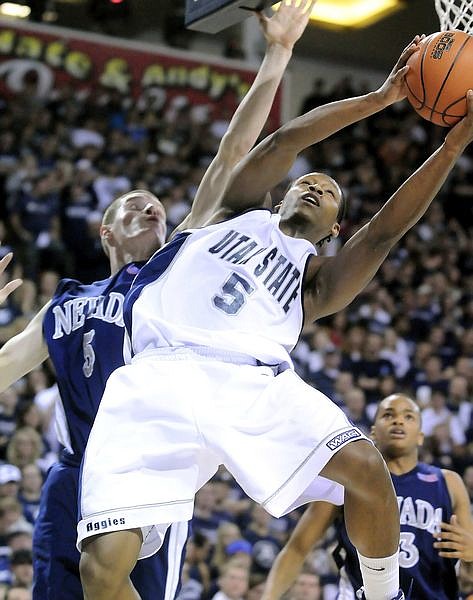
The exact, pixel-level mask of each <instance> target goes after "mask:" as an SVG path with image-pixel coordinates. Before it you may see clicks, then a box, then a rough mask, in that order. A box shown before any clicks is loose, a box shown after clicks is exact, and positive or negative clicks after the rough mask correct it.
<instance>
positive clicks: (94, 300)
mask: <svg viewBox="0 0 473 600" xmlns="http://www.w3.org/2000/svg"><path fill="white" fill-rule="evenodd" d="M141 266H142V263H131V264H128V265H126V266H125V267H123V268H122V269H121V270H120V271H118V272H117V273H115V275H113V276H112V277H110V278H108V279H104V280H103V281H97V282H94V283H91V284H87V285H84V284H82V283H80V282H79V281H76V280H74V279H63V280H62V281H61V282H60V283H59V285H58V288H57V290H56V293H55V295H54V297H53V299H52V301H51V305H50V307H49V309H48V310H47V312H46V315H45V318H44V322H43V334H44V339H45V341H46V343H47V346H48V350H49V355H50V357H51V360H52V362H53V364H54V367H55V369H56V376H57V382H58V386H59V391H60V394H61V399H62V408H63V411H62V412H63V414H62V419H61V415H60V414H59V415H58V416H57V417H58V421H59V423H58V427H59V430H60V437H61V438H62V439H61V440H60V441H61V443H62V444H63V445H64V446H65V447H66V449H67V450H69V452H71V453H73V454H74V456H75V458H76V459H77V462H78V463H80V460H81V458H82V455H83V453H84V450H85V446H86V443H87V439H88V437H89V433H90V430H91V428H92V425H93V422H94V419H95V415H96V413H97V409H98V406H99V403H100V400H101V398H102V395H103V392H104V390H105V384H106V383H107V379H108V378H109V376H110V374H111V373H112V372H113V371H114V370H115V369H117V368H118V367H120V366H122V365H123V362H124V361H123V336H124V323H123V302H124V297H125V295H126V293H127V292H128V290H129V289H130V286H131V282H132V281H133V279H134V277H135V275H136V274H137V273H138V271H139V269H140V267H141ZM98 357H100V358H99V360H97V358H98ZM60 408H61V407H60ZM61 421H62V422H61Z"/></svg>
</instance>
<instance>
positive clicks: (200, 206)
mask: <svg viewBox="0 0 473 600" xmlns="http://www.w3.org/2000/svg"><path fill="white" fill-rule="evenodd" d="M313 4H314V2H308V3H307V6H306V7H305V8H304V7H303V6H296V3H295V2H289V3H285V4H284V5H281V7H280V9H279V10H278V12H276V13H275V14H274V16H273V17H271V18H266V17H265V16H263V15H259V20H260V23H261V27H262V30H263V33H264V35H265V38H266V41H267V51H266V55H265V58H264V60H263V63H262V65H261V67H260V70H259V72H258V74H257V76H256V78H255V81H254V83H253V85H252V87H251V89H250V91H249V92H248V93H247V95H246V96H245V98H244V100H243V101H242V103H241V104H240V106H239V108H238V109H237V111H236V113H235V115H234V117H233V119H232V121H231V123H230V126H229V129H228V131H227V133H226V134H225V135H224V137H223V139H222V142H221V144H220V147H219V150H218V153H217V155H216V157H215V159H214V160H213V161H212V163H211V165H210V167H209V169H208V170H207V172H206V174H205V176H204V178H203V181H202V183H201V185H200V187H199V190H198V192H197V194H196V198H195V200H194V204H193V207H192V212H191V217H192V218H196V215H197V216H198V217H199V218H203V219H205V218H206V216H205V215H206V214H207V211H208V210H209V206H208V204H209V198H217V197H219V196H220V194H221V192H222V191H223V187H224V185H225V183H226V182H227V180H228V178H229V176H230V173H231V169H232V167H234V165H235V164H236V163H237V162H238V161H239V160H240V159H241V158H242V157H243V156H244V155H245V154H246V153H247V152H248V151H249V150H250V149H251V147H252V146H253V145H254V143H255V141H256V139H257V137H258V135H259V134H260V132H261V129H262V128H263V125H264V123H265V121H266V119H267V117H268V113H269V110H270V107H271V104H272V100H273V98H274V95H275V93H276V90H277V88H278V85H279V83H280V81H281V78H282V75H283V72H284V70H285V67H286V65H287V64H288V62H289V59H290V56H291V52H292V47H293V45H294V43H295V42H296V41H297V39H298V38H299V37H300V35H301V34H302V32H303V31H304V29H305V26H306V25H307V22H308V16H309V13H310V10H311V8H312V6H313ZM165 231H166V228H165V215H164V209H163V207H162V205H161V203H160V202H159V201H158V200H157V198H155V197H154V196H153V195H152V194H150V193H149V192H146V191H142V190H136V191H134V192H130V193H129V194H125V195H124V196H122V197H120V198H119V199H117V200H116V201H115V202H113V203H112V205H111V206H110V207H109V208H108V209H107V211H106V213H105V215H104V219H103V224H102V228H101V236H102V241H103V245H104V250H105V251H106V253H107V254H108V255H109V258H110V264H111V271H112V276H111V277H110V278H109V279H107V280H105V281H102V282H96V283H94V284H91V285H87V286H85V285H82V284H81V283H80V282H77V281H74V280H64V281H62V282H61V283H60V285H59V287H58V290H57V292H56V294H55V297H54V299H53V301H52V302H51V303H49V304H48V305H46V306H45V307H44V308H43V310H42V311H40V313H39V314H38V315H37V316H36V317H35V319H33V321H32V323H31V324H30V325H29V326H28V328H27V329H26V330H25V331H24V332H23V333H22V334H20V335H18V336H16V337H15V338H13V339H12V340H10V341H9V342H8V343H7V344H6V345H5V346H4V347H3V348H2V349H1V350H0V389H5V388H6V387H8V386H9V385H10V384H11V383H13V382H14V381H15V380H16V379H18V378H19V377H21V376H22V375H24V374H25V373H27V372H28V371H29V370H31V369H32V368H34V367H36V366H37V365H38V364H40V363H41V362H42V361H43V360H44V359H45V358H46V357H47V356H48V354H49V355H50V356H51V358H52V360H53V363H54V366H55V368H56V373H57V378H58V384H59V388H60V392H61V396H62V407H61V409H60V410H59V428H60V430H61V432H62V440H61V441H62V442H63V444H64V445H65V446H66V448H67V450H66V451H65V452H64V453H63V456H62V457H61V461H60V463H59V464H58V465H56V466H54V467H53V469H52V470H51V471H50V473H49V476H48V479H47V482H46V484H45V486H44V490H43V495H42V500H41V507H40V515H39V517H38V520H37V522H36V528H35V536H34V567H35V584H34V589H33V597H34V598H35V599H38V600H44V599H46V598H47V599H48V600H53V599H61V600H73V599H74V600H75V599H79V598H82V597H83V595H82V589H81V585H80V579H79V570H78V565H79V553H78V551H77V550H76V547H75V541H76V525H77V485H78V484H77V482H78V476H79V464H80V462H81V459H82V456H83V452H84V447H85V444H86V441H87V437H88V435H89V431H90V428H91V426H92V423H93V420H94V418H95V414H96V411H97V406H98V404H99V401H100V398H101V396H102V393H103V389H104V387H105V382H106V380H107V378H108V376H109V375H110V373H111V372H112V371H113V370H114V369H116V368H117V367H119V366H120V365H122V364H123V357H122V348H123V318H122V306H123V297H124V294H125V293H126V292H127V290H128V288H129V286H130V284H131V281H132V279H133V277H134V276H135V275H136V273H137V272H138V270H139V267H140V266H141V264H142V263H137V262H136V261H142V260H144V259H147V258H148V257H149V256H150V255H151V254H152V253H153V252H154V251H155V250H156V249H157V248H159V247H160V246H161V245H162V243H163V242H164V236H165ZM9 285H10V287H12V286H14V285H18V284H17V283H15V282H11V284H9ZM7 291H8V290H7ZM112 525H113V522H112ZM108 526H110V525H109V523H108V521H107V520H106V519H105V520H104V521H103V522H99V523H98V524H97V526H96V529H95V533H97V534H98V533H100V532H101V531H104V530H106V529H107V527H108ZM186 534H187V523H186V524H185V525H184V526H179V525H178V526H176V527H175V528H174V529H173V530H171V534H170V536H168V539H167V542H166V547H165V548H163V551H162V552H160V555H159V556H158V557H157V558H153V560H152V561H151V566H152V568H151V570H150V566H149V565H150V562H149V561H141V562H140V565H139V566H138V571H141V576H140V578H139V579H137V578H136V577H135V576H134V578H133V581H134V582H135V584H136V587H137V589H138V590H139V592H140V594H141V596H142V597H143V598H150V599H151V598H172V597H173V594H174V592H175V586H176V584H177V579H178V575H179V562H180V558H181V554H182V549H183V543H184V541H185V538H186ZM168 562H169V566H170V568H169V569H167V567H168ZM153 564H155V565H156V568H155V567H154V566H153ZM109 597H110V596H109Z"/></svg>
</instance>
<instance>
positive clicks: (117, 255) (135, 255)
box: [110, 248, 149, 275]
mask: <svg viewBox="0 0 473 600" xmlns="http://www.w3.org/2000/svg"><path fill="white" fill-rule="evenodd" d="M148 258H149V253H148V252H144V251H141V250H136V251H131V252H130V251H120V252H117V251H115V249H114V248H113V249H112V251H111V252H110V274H111V275H115V273H117V272H118V271H119V270H120V269H121V268H122V267H124V266H125V265H128V264H129V263H132V262H141V261H143V262H144V261H147V260H148Z"/></svg>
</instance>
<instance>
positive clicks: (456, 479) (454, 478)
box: [441, 469, 464, 492]
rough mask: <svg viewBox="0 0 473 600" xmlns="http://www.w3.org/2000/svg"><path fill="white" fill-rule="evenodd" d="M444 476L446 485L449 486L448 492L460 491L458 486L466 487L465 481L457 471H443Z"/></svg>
mask: <svg viewBox="0 0 473 600" xmlns="http://www.w3.org/2000/svg"><path fill="white" fill-rule="evenodd" d="M441 471H442V475H443V476H444V479H445V483H446V484H447V488H448V490H449V491H450V492H451V491H452V490H455V489H458V486H460V487H464V483H463V479H462V478H461V477H460V475H459V474H458V473H457V472H456V471H452V470H450V469H441Z"/></svg>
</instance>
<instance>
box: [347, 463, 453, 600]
mask: <svg viewBox="0 0 473 600" xmlns="http://www.w3.org/2000/svg"><path fill="white" fill-rule="evenodd" d="M391 478H392V480H393V484H394V489H395V490H396V496H397V500H398V504H399V513H400V523H401V536H400V543H399V566H400V583H401V588H402V589H403V590H404V592H405V593H406V594H407V593H408V592H409V590H411V593H410V595H408V596H407V597H409V598H411V599H412V600H432V599H433V598H435V600H457V599H458V597H459V592H458V585H457V578H456V574H455V560H453V559H449V558H441V557H440V556H439V555H438V552H439V551H438V550H436V549H435V548H434V546H433V544H434V542H435V538H434V534H435V533H438V532H439V531H440V523H441V522H442V521H445V522H449V521H450V518H451V516H452V512H453V510H452V503H451V499H450V494H449V492H448V488H447V484H446V481H445V477H444V475H443V473H442V470H441V469H439V468H438V467H433V466H431V465H427V464H425V463H418V464H417V466H416V467H415V468H414V469H412V471H409V472H408V473H405V474H403V475H393V474H392V473H391ZM336 526H337V535H338V539H339V545H338V547H337V548H336V550H335V560H336V562H337V564H338V566H339V567H341V566H342V565H343V566H344V567H345V571H346V575H347V576H348V578H349V579H350V583H351V585H352V586H353V588H354V589H355V590H357V589H359V588H360V587H361V586H362V585H363V583H362V579H361V573H360V569H359V566H358V557H357V554H356V550H355V548H354V546H353V545H352V544H351V542H350V540H349V539H348V535H347V532H346V529H345V524H344V522H343V521H341V520H340V521H339V522H338V523H337V525H336ZM342 549H343V550H344V553H346V556H345V558H341V550H342Z"/></svg>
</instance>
